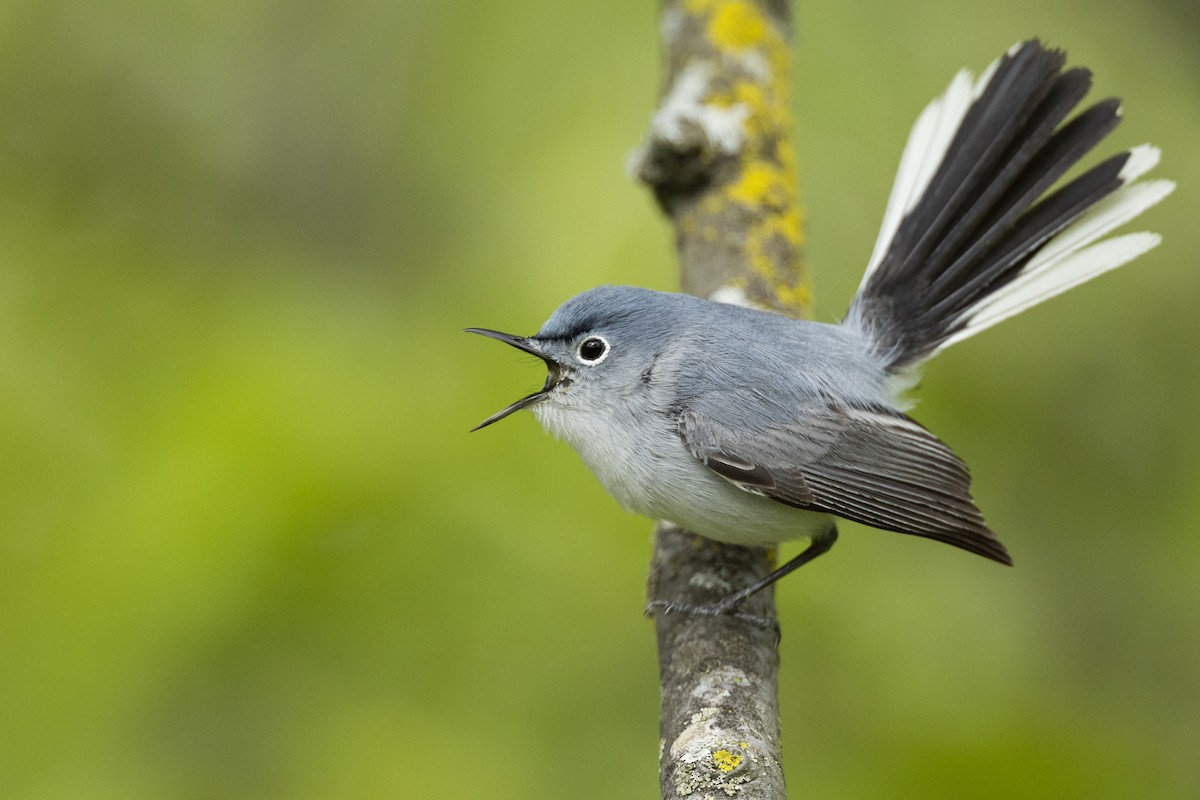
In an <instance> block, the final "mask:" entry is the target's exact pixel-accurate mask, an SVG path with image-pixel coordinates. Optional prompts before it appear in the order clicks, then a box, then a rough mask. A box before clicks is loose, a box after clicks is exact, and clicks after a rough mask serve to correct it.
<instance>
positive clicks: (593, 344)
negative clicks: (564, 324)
mask: <svg viewBox="0 0 1200 800" xmlns="http://www.w3.org/2000/svg"><path fill="white" fill-rule="evenodd" d="M597 345H599V352H597ZM611 350H612V348H611V347H610V346H609V344H608V339H605V338H604V337H603V336H596V335H595V334H592V335H591V336H589V337H587V338H586V339H584V340H583V341H582V342H580V343H579V347H577V348H575V356H576V357H577V358H578V359H579V360H580V361H582V362H583V363H584V364H588V365H589V366H594V365H596V364H599V363H600V362H601V361H603V360H604V359H606V358H608V354H609V352H610V351H611ZM585 352H586V353H587V355H584V353H585Z"/></svg>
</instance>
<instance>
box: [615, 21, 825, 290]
mask: <svg viewBox="0 0 1200 800" xmlns="http://www.w3.org/2000/svg"><path fill="white" fill-rule="evenodd" d="M661 27H662V37H663V45H664V48H665V54H666V64H667V76H666V83H665V85H664V90H663V93H662V99H661V101H660V104H659V108H658V110H657V111H656V112H655V114H654V116H653V118H652V120H651V122H650V129H649V131H648V133H647V136H646V141H645V142H644V143H643V145H642V147H641V149H640V151H639V153H638V155H637V157H636V159H635V162H634V169H635V171H636V173H637V176H638V177H639V178H640V179H641V180H642V181H644V182H645V183H646V184H648V185H649V186H650V188H651V189H653V190H654V194H655V197H656V198H657V199H658V201H659V204H660V205H661V206H662V209H663V211H664V212H665V213H666V214H667V216H668V217H669V218H670V220H671V222H672V224H673V225H674V228H675V241H676V245H677V248H678V252H679V259H680V272H681V276H682V285H683V290H684V291H686V292H689V293H691V294H697V295H700V296H702V297H712V296H713V295H714V294H716V295H717V296H718V297H719V298H726V299H737V298H739V297H744V298H746V299H747V300H748V301H749V302H751V303H753V304H756V305H759V306H763V307H766V308H772V309H775V310H779V311H786V312H791V313H803V312H804V311H805V310H806V309H807V307H808V304H809V291H808V285H807V283H806V281H805V280H804V276H803V273H802V270H801V268H800V258H799V255H800V248H801V245H802V243H803V233H802V226H801V216H800V207H799V203H798V202H797V192H796V170H795V163H794V156H793V154H792V153H793V151H792V139H791V116H790V114H789V111H788V74H789V62H790V51H789V42H788V13H787V4H786V2H767V1H766V0H756V1H755V2H751V0H669V2H666V3H665V4H664V7H663V11H662V22H661Z"/></svg>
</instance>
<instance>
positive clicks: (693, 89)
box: [650, 62, 750, 155]
mask: <svg viewBox="0 0 1200 800" xmlns="http://www.w3.org/2000/svg"><path fill="white" fill-rule="evenodd" d="M712 77H713V68H712V65H710V64H706V63H703V62H696V63H694V64H689V65H688V66H687V67H685V68H684V69H683V70H682V71H681V72H680V73H679V75H678V76H677V77H676V78H675V83H674V84H673V85H672V86H671V90H670V91H669V92H667V95H666V97H664V98H663V99H662V104H661V105H660V106H659V108H658V110H657V111H656V112H654V116H653V117H652V118H651V120H650V135H651V137H652V138H656V139H660V140H662V141H666V142H670V143H672V144H675V145H679V146H685V147H686V146H687V145H689V144H692V143H695V141H696V137H697V133H699V134H701V135H702V137H703V139H704V140H705V141H706V142H707V143H708V145H709V146H710V147H711V148H712V149H713V150H716V151H717V152H720V153H723V154H725V155H735V154H737V153H738V152H740V151H741V149H742V146H743V144H744V142H745V141H746V119H747V118H748V117H749V116H750V108H749V107H748V106H747V105H746V104H744V103H734V104H732V105H714V104H712V103H708V102H705V101H706V99H707V98H708V97H709V96H710V95H711V93H712V87H711V83H712Z"/></svg>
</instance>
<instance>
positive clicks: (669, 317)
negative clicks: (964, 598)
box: [468, 40, 1174, 612]
mask: <svg viewBox="0 0 1200 800" xmlns="http://www.w3.org/2000/svg"><path fill="white" fill-rule="evenodd" d="M1064 63H1065V57H1064V55H1063V54H1062V53H1061V52H1059V51H1056V50H1049V49H1046V48H1045V47H1043V46H1042V45H1041V44H1040V43H1039V42H1038V41H1036V40H1033V41H1029V42H1024V43H1021V44H1018V45H1016V46H1014V47H1013V48H1012V49H1010V50H1009V51H1008V52H1007V53H1006V54H1005V55H1004V56H1002V57H1001V58H1000V59H998V60H997V61H996V62H995V63H993V64H992V65H991V66H990V67H989V68H988V69H987V70H986V71H985V72H984V73H983V75H982V76H981V77H980V78H978V79H973V78H972V76H971V75H970V74H969V73H967V72H965V71H963V72H960V73H959V74H958V75H957V76H956V77H955V78H954V80H953V81H952V82H951V84H950V87H949V89H948V90H947V91H946V93H945V94H944V95H942V96H941V97H940V98H938V99H937V100H935V101H934V102H933V103H932V104H930V105H929V107H928V108H926V109H925V111H924V112H923V113H922V114H921V115H920V117H919V118H918V119H917V122H916V124H915V125H914V127H913V130H912V133H911V134H910V136H909V139H908V144H907V145H906V147H905V149H904V153H903V155H902V156H901V159H900V168H899V171H898V174H897V176H896V183H895V186H894V188H893V189H892V193H891V197H890V199H889V201H888V205H887V210H886V211H885V213H884V219H883V227H882V230H881V231H880V234H879V239H878V241H877V242H876V244H875V249H874V252H873V253H872V255H871V258H870V261H869V263H868V264H867V268H866V274H865V275H864V276H863V280H862V284H861V285H860V287H859V290H858V294H857V295H856V296H855V298H854V300H853V302H852V303H851V305H850V310H849V312H848V313H847V314H846V317H845V319H843V320H842V321H841V322H840V323H839V324H835V325H834V324H824V323H820V322H808V321H801V320H795V319H790V318H786V317H783V316H779V315H775V314H771V313H767V312H764V311H758V310H754V309H751V308H746V307H743V306H738V305H732V304H729V303H722V302H713V301H711V300H703V299H700V298H696V297H690V296H687V295H681V294H665V293H660V292H654V291H649V290H645V289H636V288H631V287H624V286H602V287H600V288H597V289H592V290H590V291H587V292H584V293H583V294H580V295H577V296H576V297H573V298H571V299H570V300H568V301H567V302H566V303H564V304H563V305H562V306H560V307H559V308H558V310H556V311H555V312H554V313H553V314H552V315H551V317H550V319H548V320H547V321H546V323H545V324H544V325H543V326H542V328H541V330H540V331H538V332H537V333H536V334H535V335H533V336H513V335H511V334H506V333H499V332H498V331H493V330H487V329H483V328H469V329H468V331H469V332H470V333H478V334H482V335H484V336H490V337H492V338H494V339H499V340H500V341H502V342H505V343H507V344H510V345H512V346H513V347H516V348H518V349H520V350H524V351H525V352H528V353H532V354H533V355H535V356H537V357H539V358H541V359H542V360H543V361H545V363H546V366H547V367H548V368H549V375H548V377H547V378H546V383H545V386H543V387H542V388H541V389H540V390H539V391H537V392H535V393H533V394H531V395H529V396H528V397H524V398H522V399H521V400H518V401H517V402H515V403H513V404H512V405H510V406H508V407H507V408H505V409H504V410H503V411H500V412H499V413H497V414H494V415H492V416H491V417H489V418H488V419H486V420H485V421H484V422H483V423H481V424H480V425H479V426H478V427H479V428H482V427H484V426H486V425H490V424H491V423H493V422H496V421H497V420H499V419H502V418H504V417H506V416H508V415H509V414H511V413H513V412H514V411H517V410H519V409H523V408H529V409H530V410H532V411H533V413H534V416H536V417H537V419H538V421H539V422H540V423H541V424H542V426H543V427H545V428H546V429H547V430H548V431H550V432H551V433H553V434H554V435H555V436H557V437H558V438H560V439H564V440H565V441H566V442H568V443H569V444H570V445H571V446H572V447H574V448H575V450H576V451H578V453H579V455H580V456H581V457H582V458H583V460H584V462H585V463H586V464H587V466H588V467H589V468H590V469H591V470H592V472H593V473H595V475H596V477H597V478H598V479H599V480H600V482H601V483H602V484H603V485H604V487H605V488H606V489H607V490H608V491H609V492H610V493H611V494H612V495H613V496H614V497H615V498H616V499H617V501H618V502H620V504H621V505H622V506H624V507H625V508H626V509H628V510H630V511H634V512H637V513H640V514H645V515H646V516H648V517H651V518H654V519H660V520H667V521H670V522H673V523H675V524H677V525H679V526H681V527H683V528H686V529H688V530H691V531H695V532H696V533H699V534H702V535H704V536H707V537H709V538H711V539H716V540H719V541H722V542H732V543H736V544H750V545H775V544H778V543H779V542H782V541H785V540H789V539H798V538H805V537H807V538H809V539H810V540H811V543H810V544H809V546H808V548H807V549H806V550H804V551H803V552H802V553H801V554H800V555H798V556H797V557H796V558H794V559H792V560H791V561H789V562H788V563H786V564H784V565H783V566H782V567H780V568H779V569H777V570H776V571H775V572H773V573H772V574H771V575H769V576H768V577H767V578H766V579H764V580H763V581H761V582H760V583H758V584H755V585H754V586H750V587H747V588H745V589H743V590H741V591H739V592H737V593H735V594H733V595H730V596H729V597H728V598H726V599H725V600H724V601H722V603H720V604H719V605H718V606H716V607H714V608H713V609H708V611H709V612H713V611H715V612H727V611H732V610H733V609H735V608H736V607H737V606H738V605H739V604H740V603H741V602H742V601H743V600H745V599H746V597H748V596H749V595H750V594H752V593H753V592H755V591H757V590H759V589H761V588H763V587H764V586H766V585H768V584H770V583H772V582H773V581H775V580H777V579H779V578H780V577H782V576H783V575H785V574H787V573H788V572H790V571H792V570H794V569H795V568H796V567H798V566H800V565H801V564H804V563H806V562H807V561H811V560H812V559H813V558H815V557H816V556H818V555H820V554H821V553H824V552H825V551H826V550H828V549H829V548H830V547H831V546H832V544H833V542H834V539H835V538H836V536H837V534H836V528H835V527H834V518H835V517H842V518H845V519H849V520H854V521H856V522H861V523H864V524H866V525H870V526H872V527H875V528H882V529H884V530H890V531H898V532H900V533H908V534H915V535H917V536H925V537H928V538H930V539H936V540H938V541H941V542H946V543H947V544H951V545H954V546H955V547H960V548H962V549H964V550H969V551H971V552H973V553H978V554H979V555H982V556H985V557H987V558H990V559H992V560H994V561H998V562H1001V563H1003V564H1011V563H1012V562H1011V560H1010V559H1009V556H1008V553H1007V551H1006V550H1005V548H1004V546H1003V545H1002V544H1001V543H1000V541H999V540H998V539H997V538H996V536H995V534H993V533H992V532H991V531H990V530H989V529H988V527H987V525H986V524H985V523H984V520H983V516H982V515H981V514H980V512H979V510H978V509H977V508H976V506H975V503H974V501H973V500H972V499H971V493H970V482H971V481H970V476H969V474H968V472H967V467H966V465H965V464H963V462H962V461H961V460H960V459H959V458H958V457H957V456H956V455H955V454H954V453H953V452H952V451H951V450H950V448H949V447H947V446H946V445H945V444H943V443H942V442H941V441H940V440H939V439H938V438H937V437H936V436H934V435H933V434H932V433H930V432H929V431H927V430H926V429H925V428H923V427H922V426H921V425H919V424H917V423H916V422H914V421H913V420H912V419H911V418H909V417H908V416H906V415H905V413H904V409H905V408H906V407H907V404H906V402H905V399H904V392H905V390H907V389H908V388H910V387H912V386H913V385H914V383H915V380H916V373H917V370H918V369H919V367H920V365H921V364H922V363H923V362H924V361H925V360H927V359H929V358H930V357H932V356H933V355H935V354H936V353H937V352H939V351H940V350H942V349H943V348H945V347H948V346H950V345H951V344H954V343H955V342H959V341H961V340H963V339H966V338H968V337H970V336H973V335H974V334H976V333H978V332H979V331H981V330H983V329H985V328H988V327H990V326H992V325H994V324H995V323H997V322H999V321H1001V320H1003V319H1005V318H1006V317H1009V316H1012V315H1013V314H1016V313H1019V312H1020V311H1023V310H1024V309H1026V308H1029V307H1030V306H1032V305H1035V304H1037V303H1040V302H1041V301H1043V300H1046V299H1048V298H1050V297H1052V296H1054V295H1056V294H1058V293H1060V292H1063V291H1065V290H1067V289H1069V288H1071V287H1072V286H1075V285H1077V284H1079V283H1082V282H1083V281H1086V280H1089V279H1091V278H1093V277H1095V276H1097V275H1099V274H1100V273H1102V272H1105V271H1107V270H1110V269H1113V268H1115V267H1118V266H1120V265H1122V264H1124V263H1126V262H1128V261H1130V260H1131V259H1133V258H1135V257H1137V256H1139V255H1141V254H1142V253H1145V252H1146V251H1147V250H1150V249H1151V248H1153V247H1154V246H1156V245H1157V244H1158V243H1159V237H1158V236H1157V235H1155V234H1151V233H1132V234H1126V235H1122V236H1118V237H1111V238H1107V239H1105V238H1103V237H1104V236H1106V234H1108V233H1109V232H1110V231H1111V230H1112V229H1114V228H1115V227H1117V226H1118V225H1120V224H1122V223H1124V222H1126V221H1128V220H1130V219H1132V218H1133V217H1135V216H1137V215H1138V214H1140V213H1141V212H1143V211H1145V210H1146V209H1147V208H1149V207H1150V206H1152V205H1154V204H1155V203H1157V202H1158V201H1159V200H1161V199H1162V198H1163V197H1165V196H1166V195H1167V194H1169V193H1170V192H1171V190H1172V189H1173V188H1174V185H1173V184H1172V183H1171V182H1170V181H1162V180H1158V181H1143V182H1141V183H1135V182H1134V181H1136V179H1137V178H1139V177H1140V176H1141V175H1143V174H1144V173H1145V172H1147V171H1148V170H1149V169H1151V168H1152V167H1153V166H1154V165H1155V164H1156V163H1157V161H1158V157H1159V151H1158V150H1157V149H1156V148H1154V147H1151V146H1149V145H1142V146H1140V147H1135V148H1133V149H1131V150H1128V151H1126V152H1122V153H1119V154H1117V155H1114V156H1112V157H1111V158H1109V159H1107V160H1105V161H1103V162H1101V163H1100V164H1098V165H1097V166H1095V167H1092V168H1091V169H1089V170H1087V171H1086V172H1084V173H1082V174H1081V175H1079V176H1078V177H1076V178H1074V179H1073V180H1071V181H1070V182H1068V183H1066V184H1065V185H1063V186H1062V187H1061V188H1058V189H1056V190H1055V191H1053V192H1052V193H1048V194H1047V191H1048V189H1049V188H1050V187H1051V185H1052V184H1054V183H1055V181H1056V180H1058V179H1059V178H1060V177H1061V176H1062V175H1063V174H1064V173H1065V172H1066V171H1067V170H1068V169H1069V168H1070V167H1071V166H1072V165H1074V164H1075V163H1076V162H1077V161H1078V160H1079V159H1080V158H1082V157H1083V156H1084V155H1085V154H1086V153H1087V152H1088V151H1089V150H1091V149H1092V148H1093V147H1094V146H1095V145H1096V144H1097V143H1098V142H1099V141H1100V140H1101V139H1102V138H1104V136H1105V135H1107V134H1108V133H1109V132H1110V131H1111V130H1112V129H1113V127H1114V126H1115V125H1116V124H1117V122H1118V120H1119V118H1120V108H1119V104H1118V102H1117V101H1116V100H1104V101H1102V102H1099V103H1096V104H1095V105H1092V106H1091V107H1089V108H1087V109H1086V110H1084V111H1082V112H1080V113H1079V114H1077V115H1076V116H1074V118H1072V119H1071V120H1070V121H1067V122H1064V120H1066V118H1067V116H1068V115H1069V114H1070V112H1071V111H1072V109H1074V108H1075V106H1076V105H1077V104H1078V103H1079V102H1080V101H1081V100H1082V98H1083V96H1084V95H1085V94H1086V93H1087V91H1088V89H1089V87H1090V84H1091V74H1090V73H1089V72H1088V71H1087V70H1086V69H1082V68H1075V69H1070V70H1065V71H1064V69H1063V66H1064ZM667 605H668V606H669V605H670V604H667Z"/></svg>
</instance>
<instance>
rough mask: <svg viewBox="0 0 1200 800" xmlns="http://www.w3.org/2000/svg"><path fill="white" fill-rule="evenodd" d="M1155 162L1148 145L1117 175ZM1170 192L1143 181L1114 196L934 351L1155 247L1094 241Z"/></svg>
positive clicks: (1135, 238) (1143, 239)
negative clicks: (1097, 242) (1131, 167)
mask: <svg viewBox="0 0 1200 800" xmlns="http://www.w3.org/2000/svg"><path fill="white" fill-rule="evenodd" d="M1135 161H1136V162H1138V163H1137V164H1136V165H1135V166H1134V168H1133V169H1130V166H1129V165H1130V164H1133V163H1134V162H1135ZM1157 162H1158V150H1157V149H1156V148H1153V147H1149V146H1148V145H1143V146H1141V147H1138V148H1134V150H1133V151H1132V155H1131V156H1130V159H1129V162H1128V163H1127V164H1126V169H1125V171H1123V172H1122V175H1123V176H1124V175H1125V174H1126V173H1128V174H1130V175H1133V176H1135V177H1136V176H1137V175H1141V174H1142V173H1144V172H1145V171H1146V170H1148V169H1150V168H1151V167H1153V166H1154V164H1155V163H1157ZM1174 188H1175V184H1174V183H1172V182H1171V181H1147V182H1145V183H1138V184H1133V185H1132V186H1125V187H1122V188H1121V189H1118V190H1117V191H1115V192H1113V193H1112V194H1111V195H1109V196H1108V197H1107V198H1105V199H1104V200H1102V201H1101V202H1099V203H1097V204H1096V205H1095V206H1094V207H1093V208H1091V209H1090V210H1089V211H1088V212H1087V213H1086V214H1084V215H1083V216H1082V217H1080V218H1079V219H1078V220H1076V221H1075V222H1074V223H1072V224H1071V225H1070V226H1069V227H1067V228H1065V229H1064V230H1063V231H1061V232H1060V233H1059V234H1058V235H1057V236H1055V237H1054V238H1053V239H1051V240H1050V241H1049V242H1047V243H1046V245H1045V246H1044V247H1043V248H1042V249H1041V250H1040V251H1038V254H1037V255H1036V256H1034V257H1033V258H1032V259H1030V261H1029V263H1028V264H1027V265H1026V266H1025V268H1024V269H1023V270H1022V271H1021V274H1020V275H1018V276H1017V277H1016V278H1014V279H1013V280H1012V282H1011V283H1009V284H1008V285H1007V286H1004V287H1003V288H1001V289H1000V290H998V291H997V292H996V293H995V294H992V295H989V296H988V297H987V298H985V299H984V300H983V301H982V302H980V303H979V304H978V305H976V306H974V307H973V308H971V309H970V310H969V311H967V313H966V314H965V315H964V316H966V317H967V320H968V321H967V324H966V327H964V328H963V329H962V330H960V331H959V332H958V333H956V334H954V335H953V336H951V337H950V338H949V339H947V340H946V341H945V342H943V343H942V345H941V346H940V347H938V348H937V350H936V351H934V352H938V351H940V350H943V349H945V348H946V347H949V346H950V345H952V344H954V343H955V342H960V341H962V340H963V339H967V338H970V337H971V336H974V335H975V334H977V333H979V332H980V331H982V330H986V329H987V328H990V327H992V326H993V325H995V324H996V323H997V322H1000V321H1002V320H1005V319H1008V318H1009V317H1011V316H1013V315H1014V314H1019V313H1020V312H1022V311H1024V310H1025V309H1027V308H1029V307H1031V306H1035V305H1037V304H1038V303H1041V302H1042V301H1043V300H1049V299H1050V298H1051V297H1054V296H1055V295H1057V294H1061V293H1063V292H1065V291H1066V290H1067V289H1070V288H1072V287H1074V286H1078V285H1079V284H1081V283H1083V282H1085V281H1089V280H1091V279H1092V278H1094V277H1096V276H1097V275H1101V274H1103V273H1105V272H1108V271H1109V270H1112V269H1116V268H1117V267H1119V266H1121V265H1122V264H1125V263H1128V262H1129V261H1132V260H1133V259H1135V258H1137V257H1138V256H1140V255H1141V254H1142V253H1145V252H1146V251H1147V250H1151V249H1153V248H1154V247H1156V246H1158V243H1159V242H1160V241H1161V238H1160V237H1159V236H1158V234H1154V233H1131V234H1127V235H1125V236H1118V237H1117V238H1115V239H1108V240H1105V241H1103V242H1100V243H1099V244H1093V242H1095V241H1096V240H1097V239H1099V238H1100V237H1102V236H1104V235H1105V234H1107V233H1109V232H1110V231H1112V230H1113V229H1114V228H1116V227H1118V226H1119V225H1122V224H1124V223H1126V222H1128V221H1129V220H1131V219H1133V218H1134V217H1136V216H1137V215H1138V214H1141V213H1142V212H1143V211H1145V210H1146V209H1148V208H1150V207H1151V206H1153V205H1154V204H1156V203H1158V202H1159V201H1160V200H1162V199H1163V198H1164V197H1166V196H1167V195H1169V194H1170V193H1171V192H1172V191H1173V190H1174ZM1089 245H1090V246H1089Z"/></svg>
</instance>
